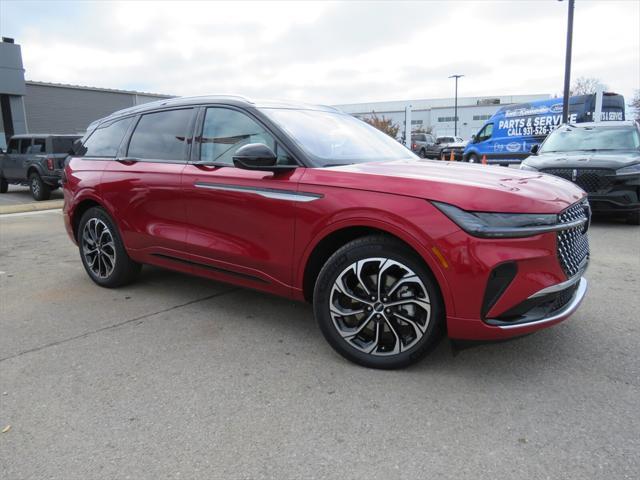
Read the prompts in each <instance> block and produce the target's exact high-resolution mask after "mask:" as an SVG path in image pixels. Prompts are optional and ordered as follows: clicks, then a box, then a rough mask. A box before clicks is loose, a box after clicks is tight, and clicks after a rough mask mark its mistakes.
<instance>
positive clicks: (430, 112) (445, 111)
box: [335, 94, 551, 140]
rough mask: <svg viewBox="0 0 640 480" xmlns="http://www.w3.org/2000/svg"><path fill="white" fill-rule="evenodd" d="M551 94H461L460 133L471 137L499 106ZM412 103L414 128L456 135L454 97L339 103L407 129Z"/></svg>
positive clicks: (361, 115)
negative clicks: (408, 110)
mask: <svg viewBox="0 0 640 480" xmlns="http://www.w3.org/2000/svg"><path fill="white" fill-rule="evenodd" d="M548 98H551V95H548V94H533V95H502V96H493V97H459V98H458V136H460V137H462V138H464V139H465V140H469V139H470V138H471V135H473V134H475V133H477V132H478V130H479V129H480V127H482V125H484V123H485V122H486V120H487V119H488V118H489V117H491V116H492V115H493V114H494V113H495V112H497V111H498V109H499V108H501V107H503V106H505V105H510V104H514V103H526V102H532V101H536V100H545V99H548ZM490 99H491V100H497V101H498V102H499V103H498V104H492V105H484V104H481V105H479V104H478V103H479V102H480V103H482V102H484V101H489V100H490ZM407 105H411V106H412V111H411V123H412V130H418V129H421V128H422V129H428V128H431V130H432V131H433V133H434V134H435V135H453V133H454V122H453V117H454V99H453V98H432V99H418V100H398V101H389V102H372V103H354V104H346V105H335V107H337V108H339V109H341V110H342V111H344V112H346V113H350V114H352V115H354V116H357V117H359V118H365V117H369V116H371V115H372V114H373V113H374V112H375V114H376V115H378V116H379V117H382V116H384V117H385V118H389V119H391V120H392V121H393V123H396V124H397V125H398V126H399V127H400V132H403V131H404V109H405V107H406V106H407ZM448 119H450V120H448Z"/></svg>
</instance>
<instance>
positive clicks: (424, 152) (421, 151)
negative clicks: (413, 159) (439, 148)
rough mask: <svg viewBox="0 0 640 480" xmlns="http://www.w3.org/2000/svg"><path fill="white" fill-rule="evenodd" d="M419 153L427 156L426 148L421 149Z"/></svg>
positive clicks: (421, 156) (424, 156)
mask: <svg viewBox="0 0 640 480" xmlns="http://www.w3.org/2000/svg"><path fill="white" fill-rule="evenodd" d="M418 155H420V158H427V152H426V151H425V150H424V148H422V149H421V150H420V153H419V154H418Z"/></svg>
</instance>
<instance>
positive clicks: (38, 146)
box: [29, 138, 47, 153]
mask: <svg viewBox="0 0 640 480" xmlns="http://www.w3.org/2000/svg"><path fill="white" fill-rule="evenodd" d="M45 145H46V140H45V139H44V138H34V139H33V145H31V148H29V153H45V152H46V151H47V147H46V146H45Z"/></svg>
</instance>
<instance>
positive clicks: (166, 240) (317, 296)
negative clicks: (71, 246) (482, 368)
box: [63, 97, 590, 368]
mask: <svg viewBox="0 0 640 480" xmlns="http://www.w3.org/2000/svg"><path fill="white" fill-rule="evenodd" d="M80 150H81V151H79V152H78V153H77V154H76V155H75V156H72V157H71V158H70V159H69V162H68V165H67V167H66V169H65V175H64V178H63V182H64V195H65V206H64V217H65V224H66V228H67V230H68V232H69V235H70V236H71V238H72V240H73V241H74V242H76V243H77V244H78V247H79V250H80V258H81V259H82V263H83V265H84V267H85V269H86V271H87V273H88V274H89V276H90V277H91V279H92V280H93V281H94V282H96V283H97V284H98V285H101V286H104V287H118V286H121V285H124V284H126V283H128V282H131V281H132V280H133V279H134V278H135V277H136V275H137V274H138V272H139V271H140V268H141V265H142V264H145V263H146V264H153V265H158V266H161V267H166V268H170V269H173V270H178V271H181V272H186V273H191V274H195V275H200V276H203V277H208V278H212V279H215V280H220V281H224V282H229V283H234V284H237V285H241V286H244V287H250V288H255V289H258V290H263V291H266V292H271V293H274V294H277V295H282V296H285V297H289V298H292V299H295V300H306V301H308V302H312V303H313V308H314V313H315V317H316V319H317V321H318V324H319V326H320V330H321V331H322V333H323V334H324V336H325V337H326V339H327V340H328V342H329V343H330V344H331V345H332V347H333V348H335V350H337V351H338V352H339V353H340V354H342V355H343V356H345V357H346V358H348V359H350V360H352V361H354V362H357V363H359V364H362V365H365V366H369V367H376V368H397V367H403V366H406V365H408V364H410V363H412V362H415V361H416V360H417V359H419V358H420V357H421V356H423V355H424V354H425V353H427V352H428V351H429V350H430V349H431V348H433V347H434V345H435V344H436V343H437V340H438V339H439V338H441V336H442V335H443V334H445V333H446V334H448V336H449V337H451V338H453V339H459V340H481V341H487V340H500V339H506V338H509V337H514V336H519V335H523V334H528V333H531V332H533V331H536V330H539V329H541V328H544V327H548V326H550V325H553V324H555V323H558V322H560V321H561V320H564V319H565V318H567V317H568V316H569V315H571V314H572V313H573V312H574V311H575V310H576V309H577V307H578V305H579V304H580V302H581V300H582V299H583V297H584V295H585V291H586V285H587V282H586V280H585V279H584V278H583V277H582V275H583V273H584V271H585V269H586V266H587V262H588V257H589V245H588V241H587V235H586V232H587V229H588V227H589V219H590V210H589V205H588V203H587V202H586V200H585V198H586V197H585V193H584V192H583V191H582V190H581V189H580V188H578V187H576V186H575V185H573V184H572V183H570V182H568V181H566V180H563V179H560V178H557V177H552V176H548V175H545V174H541V173H537V172H527V171H521V170H516V169H504V168H497V167H486V166H481V165H468V164H460V163H456V162H438V161H429V160H424V161H421V160H419V159H418V158H417V157H416V156H415V155H414V154H413V153H411V151H409V150H408V149H406V148H405V147H403V146H402V145H400V144H399V143H398V142H397V141H395V140H394V139H392V138H390V137H388V136H387V135H385V134H383V133H381V132H379V131H378V130H375V129H374V128H372V127H370V126H368V125H367V124H366V123H364V122H361V121H360V120H358V119H356V118H354V117H352V116H349V115H346V114H344V113H342V112H340V111H338V110H335V109H333V108H328V107H320V106H311V105H303V104H289V103H255V102H251V101H249V100H246V99H244V98H239V97H195V98H179V99H171V100H162V101H160V102H154V103H151V104H146V105H143V106H137V107H133V108H129V109H126V110H122V111H119V112H116V113H114V114H112V115H110V116H109V117H106V118H104V119H102V120H99V121H97V122H95V123H94V124H92V125H91V126H90V127H89V129H88V131H87V134H86V136H85V137H84V138H83V141H82V148H81V149H80Z"/></svg>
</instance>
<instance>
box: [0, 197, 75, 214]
mask: <svg viewBox="0 0 640 480" xmlns="http://www.w3.org/2000/svg"><path fill="white" fill-rule="evenodd" d="M63 204H64V200H47V201H44V202H33V203H20V204H18V205H2V206H0V215H3V214H6V213H23V212H37V211H40V210H55V209H58V208H62V206H63Z"/></svg>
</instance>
